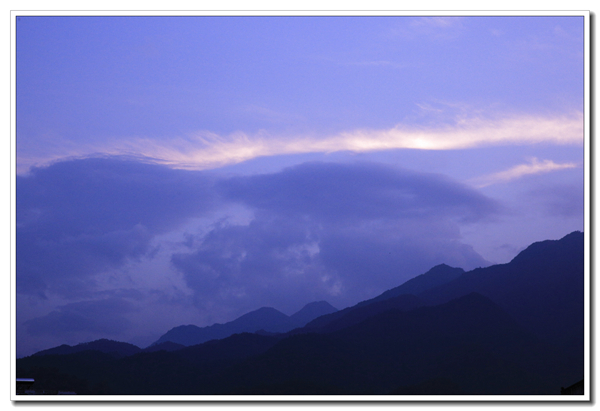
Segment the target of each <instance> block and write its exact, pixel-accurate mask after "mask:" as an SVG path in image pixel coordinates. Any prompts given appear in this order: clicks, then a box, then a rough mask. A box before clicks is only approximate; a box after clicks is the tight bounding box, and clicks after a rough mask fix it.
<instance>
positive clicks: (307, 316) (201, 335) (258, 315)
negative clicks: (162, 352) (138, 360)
mask: <svg viewBox="0 0 600 411" xmlns="http://www.w3.org/2000/svg"><path fill="white" fill-rule="evenodd" d="M336 311H337V309H336V308H334V307H333V306H331V305H330V304H329V303H328V302H326V301H318V302H314V303H310V304H307V305H305V306H304V307H303V308H302V309H301V310H300V311H298V312H297V313H295V314H293V315H291V316H287V315H285V314H284V313H282V312H280V311H277V310H276V309H275V308H272V307H263V308H259V309H258V310H255V311H252V312H249V313H248V314H244V315H242V316H241V317H239V318H237V319H235V320H233V321H230V322H228V323H225V324H213V325H210V326H208V327H197V326H195V325H180V326H179V327H175V328H172V329H170V330H169V331H167V333H165V334H164V335H162V336H161V337H160V338H159V339H158V340H157V341H156V342H154V343H153V344H152V345H157V344H161V343H164V342H167V341H171V342H174V343H177V344H182V345H184V346H190V345H196V344H201V343H203V342H206V341H210V340H219V339H222V338H226V337H229V336H230V335H233V334H239V333H243V332H251V333H253V332H257V331H263V332H266V333H283V332H286V331H290V330H292V329H294V328H298V327H302V326H304V325H305V324H306V323H308V322H309V321H311V320H313V319H315V318H317V317H320V316H322V315H325V314H329V313H333V312H336Z"/></svg>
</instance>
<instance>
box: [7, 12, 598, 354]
mask: <svg viewBox="0 0 600 411" xmlns="http://www.w3.org/2000/svg"><path fill="white" fill-rule="evenodd" d="M16 20H17V21H16V44H17V48H16V63H17V64H16V79H17V80H16V89H17V92H16V102H15V103H16V108H17V114H16V127H17V130H18V133H17V135H16V143H17V144H16V159H17V164H16V245H17V248H16V262H17V268H16V273H15V276H16V295H17V299H16V318H17V324H16V330H17V335H16V341H17V353H18V356H20V357H22V356H24V355H31V354H32V353H34V352H38V351H40V350H43V349H47V348H52V347H55V346H58V345H61V344H67V345H76V344H79V343H81V342H82V341H86V340H87V341H94V340H97V339H99V338H107V339H111V340H115V341H123V342H128V343H132V344H134V345H136V346H140V347H141V346H145V345H144V344H146V345H147V344H150V343H151V342H152V341H156V339H158V337H159V336H160V335H162V334H164V333H165V332H166V331H167V330H169V329H171V328H173V327H176V326H178V325H181V324H196V325H197V326H199V327H204V326H207V325H210V324H215V323H223V322H227V321H231V320H232V319H235V318H238V317H239V316H241V315H243V314H244V313H247V312H250V311H253V310H255V309H257V308H259V307H264V306H269V307H276V309H277V310H279V311H281V312H283V313H286V315H288V314H287V313H294V312H297V311H298V310H300V309H301V308H302V307H303V306H304V305H306V304H307V303H310V302H314V301H327V302H328V303H330V304H331V305H332V306H334V307H337V308H338V309H342V308H344V307H349V306H352V305H354V304H356V303H358V302H360V301H364V300H367V299H369V298H372V297H374V296H376V295H379V294H381V293H382V292H384V291H386V290H388V289H390V288H393V287H396V286H398V285H401V284H403V283H404V282H406V281H408V280H410V279H412V278H414V277H416V276H418V275H421V274H424V273H425V272H427V271H428V270H429V269H430V268H432V267H434V266H436V265H439V264H447V265H449V266H451V267H460V268H463V269H464V270H465V271H470V270H472V269H474V268H477V267H486V266H490V265H493V264H503V263H506V262H508V261H510V260H511V259H512V258H514V257H515V256H516V255H517V254H518V253H519V252H520V251H522V250H523V249H525V248H526V247H527V246H529V245H530V244H532V243H534V242H539V241H544V240H558V239H560V238H563V237H564V236H566V235H568V234H570V233H572V232H574V231H580V232H585V231H586V230H588V228H589V221H587V220H586V218H587V216H586V207H587V203H585V190H586V187H587V186H586V184H587V185H589V175H587V174H586V173H588V170H589V165H588V164H586V161H587V159H589V157H588V156H587V153H586V150H587V149H589V141H588V139H586V134H585V131H586V130H588V129H589V119H587V118H585V116H584V115H585V113H587V111H586V110H587V107H586V106H585V105H586V101H585V96H586V91H585V88H584V87H585V86H586V84H585V81H586V79H587V77H586V70H587V68H586V67H585V64H586V62H585V56H586V50H585V46H586V39H584V36H585V30H584V24H585V21H586V20H585V17H584V16H582V15H562V16H561V15H554V16H553V15H549V16H512V17H511V16H502V17H500V16H460V17H459V16H434V15H432V16H380V17H363V16H348V17H323V16H321V17H282V16H279V17H244V16H240V17H232V16H223V17H207V16H198V17H194V16H182V17H110V16H104V17H99V16H27V15H22V16H19V17H18V19H16ZM340 307H341V308H340Z"/></svg>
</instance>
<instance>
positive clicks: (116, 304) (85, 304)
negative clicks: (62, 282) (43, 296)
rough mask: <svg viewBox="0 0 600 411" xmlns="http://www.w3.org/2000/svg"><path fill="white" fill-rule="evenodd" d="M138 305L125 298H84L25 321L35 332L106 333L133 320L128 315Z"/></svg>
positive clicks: (124, 327)
mask: <svg viewBox="0 0 600 411" xmlns="http://www.w3.org/2000/svg"><path fill="white" fill-rule="evenodd" d="M133 310H135V308H134V306H133V305H132V304H131V303H130V302H128V301H127V300H125V299H122V298H107V299H103V300H92V301H82V302H76V303H69V304H66V305H63V306H59V307H57V308H56V310H54V311H52V312H50V313H49V314H47V315H45V316H43V317H37V318H34V319H31V320H28V321H25V322H24V324H23V325H24V327H25V328H26V331H27V332H28V333H29V334H30V335H32V336H34V337H35V336H41V335H49V336H62V337H65V338H69V335H70V334H82V333H86V334H87V333H89V332H93V333H96V334H97V335H104V336H106V337H109V336H115V335H119V334H120V333H122V332H123V331H125V330H127V329H128V328H129V327H130V326H131V324H130V321H129V320H127V319H126V318H125V315H126V314H128V313H129V312H130V311H133Z"/></svg>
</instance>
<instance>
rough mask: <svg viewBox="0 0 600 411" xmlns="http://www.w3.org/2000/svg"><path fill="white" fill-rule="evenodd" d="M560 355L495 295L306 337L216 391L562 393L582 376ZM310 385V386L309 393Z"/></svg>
mask: <svg viewBox="0 0 600 411" xmlns="http://www.w3.org/2000/svg"><path fill="white" fill-rule="evenodd" d="M559 354H560V353H559V352H558V351H556V350H554V349H552V348H551V347H548V346H546V345H545V344H543V343H542V342H540V341H539V340H538V339H536V338H535V337H533V336H532V335H531V334H529V333H527V332H526V331H524V330H523V329H522V328H521V327H519V326H518V325H517V324H516V323H515V322H514V320H512V319H511V318H510V316H508V315H507V314H506V313H505V312H503V310H501V309H500V308H499V307H498V306H496V305H495V304H493V303H492V302H491V301H490V300H488V299H487V298H485V297H483V296H481V295H478V294H470V295H467V296H465V297H462V298H460V299H458V300H454V301H451V302H449V303H447V304H444V305H441V306H438V307H424V308H419V309H415V310H413V311H410V312H401V311H398V310H389V311H386V312H384V313H381V314H378V315H376V316H374V317H371V318H369V319H368V320H367V321H363V322H361V323H360V324H356V325H354V326H351V327H347V328H344V329H342V330H339V331H336V332H333V333H329V334H300V335H294V336H291V337H288V338H285V339H283V340H281V341H280V342H278V343H277V344H276V345H275V346H274V347H273V348H271V349H270V350H268V351H267V352H266V353H265V354H263V355H261V356H259V357H254V358H249V359H247V360H246V361H244V362H243V363H242V364H240V365H238V366H234V367H231V368H230V369H229V370H227V372H225V373H223V374H222V375H221V376H220V378H219V379H217V380H215V381H213V382H212V384H211V386H212V387H211V388H212V389H215V390H220V391H221V392H227V390H231V392H235V393H255V394H257V393H265V394H268V393H271V389H274V390H277V389H279V388H278V387H281V384H284V385H286V386H288V387H296V389H298V387H305V388H306V389H307V390H308V392H305V393H306V394H309V393H317V392H318V391H319V387H328V389H331V390H333V392H332V393H342V394H343V393H348V394H350V393H352V394H386V393H390V392H392V391H394V390H398V389H400V388H401V387H409V386H412V385H414V384H419V383H425V382H427V381H430V380H432V379H436V378H443V379H444V381H448V382H449V383H448V384H447V385H450V386H452V387H454V388H455V389H457V390H460V391H461V392H464V393H466V394H533V393H538V394H543V393H546V394H556V393H557V392H559V391H557V390H559V389H560V384H561V381H564V380H566V381H570V380H571V379H572V378H573V377H575V378H578V377H579V374H578V372H577V371H574V370H572V369H569V363H568V362H567V363H564V362H563V360H562V359H561V357H560V355H559ZM308 387H310V388H308Z"/></svg>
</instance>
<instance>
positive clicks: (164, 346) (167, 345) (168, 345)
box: [142, 341, 185, 352]
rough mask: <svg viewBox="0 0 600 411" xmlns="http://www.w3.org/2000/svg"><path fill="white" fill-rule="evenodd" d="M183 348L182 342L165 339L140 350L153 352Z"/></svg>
mask: <svg viewBox="0 0 600 411" xmlns="http://www.w3.org/2000/svg"><path fill="white" fill-rule="evenodd" d="M182 348H185V345H183V344H177V343H174V342H172V341H165V342H162V343H160V344H155V345H151V346H149V347H146V348H144V349H143V350H142V352H155V351H177V350H181V349H182Z"/></svg>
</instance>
